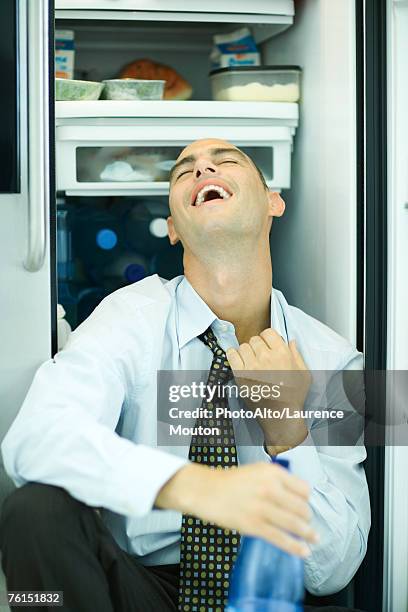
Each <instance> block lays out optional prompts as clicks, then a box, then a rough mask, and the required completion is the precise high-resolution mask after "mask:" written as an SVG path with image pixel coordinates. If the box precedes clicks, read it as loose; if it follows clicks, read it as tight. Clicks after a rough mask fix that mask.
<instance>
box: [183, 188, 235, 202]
mask: <svg viewBox="0 0 408 612" xmlns="http://www.w3.org/2000/svg"><path fill="white" fill-rule="evenodd" d="M231 195H232V194H231V193H229V192H228V191H227V190H226V189H224V188H223V187H221V185H204V187H203V188H202V189H200V191H199V192H198V193H197V196H196V198H195V200H194V202H193V203H192V205H193V206H202V205H203V204H205V203H206V202H211V201H212V200H228V199H229V198H230V197H231Z"/></svg>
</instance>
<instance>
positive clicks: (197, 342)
mask: <svg viewBox="0 0 408 612" xmlns="http://www.w3.org/2000/svg"><path fill="white" fill-rule="evenodd" d="M169 202H170V212H171V215H170V216H169V217H168V220H167V223H168V235H169V239H170V242H171V244H172V245H174V244H176V243H177V242H178V241H181V243H182V245H183V248H184V260H183V264H184V275H181V276H178V277H176V278H174V279H172V280H170V281H163V279H160V278H159V277H158V276H157V275H153V276H150V277H147V278H146V279H143V280H142V281H139V282H137V283H135V284H133V285H130V286H128V287H125V288H122V289H120V290H118V291H116V292H114V293H113V294H111V295H110V296H108V297H107V298H106V299H105V300H104V301H103V302H102V303H101V304H100V305H99V306H98V307H97V308H96V309H95V311H94V312H93V313H92V315H91V316H90V317H89V318H88V319H87V320H86V321H85V322H84V323H83V324H82V325H80V326H79V328H78V329H77V330H75V332H74V333H73V334H72V336H71V338H70V340H69V342H68V344H67V345H66V347H65V349H64V350H62V351H61V352H60V353H58V354H57V355H56V356H55V358H54V359H50V360H48V361H47V362H45V363H44V364H42V366H41V367H40V368H39V370H38V371H37V373H36V375H35V378H34V381H33V383H32V385H31V387H30V390H29V392H28V394H27V397H26V399H25V401H24V404H23V406H22V408H21V410H20V412H19V414H18V416H17V418H16V420H15V421H14V423H13V425H12V427H11V429H10V430H9V432H8V434H7V436H6V438H5V440H4V442H3V444H2V452H3V458H4V463H5V466H6V469H7V471H8V473H9V475H10V476H11V477H12V479H13V480H14V482H15V483H16V485H17V487H18V488H17V490H16V491H15V492H13V493H12V494H11V496H10V497H9V498H8V499H7V500H6V502H5V504H4V507H3V513H2V518H1V525H0V545H1V549H2V555H3V559H2V563H3V569H4V572H5V574H6V577H7V586H8V589H9V590H36V591H38V590H47V591H63V605H64V608H63V609H65V610H71V611H72V612H78V611H81V612H82V611H83V612H88V611H89V612H94V611H95V610H98V612H105V611H106V612H107V611H109V612H111V611H112V610H118V611H123V612H127V611H129V612H130V611H132V612H134V611H138V610H140V611H143V612H147V611H150V610H151V611H152V612H153V611H154V612H157V611H158V610H160V611H161V612H162V611H166V610H177V609H180V610H185V611H190V610H191V611H202V610H210V611H211V610H214V611H221V610H223V609H224V607H225V605H226V602H227V598H228V588H229V581H230V574H231V570H232V568H233V564H234V561H235V558H236V555H237V552H238V547H239V541H240V534H243V535H245V534H248V535H253V536H258V537H261V538H264V539H265V540H267V541H269V542H271V543H273V544H274V545H276V546H278V547H280V548H281V549H282V550H285V551H287V552H289V553H292V554H294V555H299V556H302V557H304V558H305V584H306V587H307V589H308V590H309V591H310V592H311V593H314V594H317V595H320V594H327V593H332V592H335V591H338V590H340V589H341V588H343V587H344V586H345V585H346V584H347V583H348V582H349V580H350V579H351V578H352V576H353V575H354V573H355V572H356V570H357V568H358V567H359V564H360V563H361V560H362V559H363V557H364V554H365V550H366V546H367V536H368V531H369V525H370V515H369V501H368V492H367V484H366V480H365V475H364V470H363V467H362V462H363V460H364V458H365V451H364V447H362V446H359V447H355V448H348V447H347V448H334V449H333V448H328V447H324V448H318V447H315V446H314V444H313V441H312V439H311V436H310V431H309V429H310V427H309V425H308V423H307V422H306V420H304V419H303V418H300V417H296V418H295V417H294V418H291V419H290V420H286V421H282V422H280V423H277V422H276V421H275V422H274V423H271V422H270V421H269V420H268V419H267V418H259V419H257V420H256V424H255V425H256V431H257V436H258V437H256V436H255V441H254V438H251V440H252V443H251V444H248V442H245V441H242V440H241V439H240V432H241V430H240V426H239V423H237V422H236V421H234V419H232V418H231V417H228V416H227V410H225V411H224V412H223V415H224V416H222V417H221V418H220V419H219V420H215V421H214V418H213V415H214V413H213V412H211V410H212V409H214V406H215V407H217V406H220V407H221V408H223V409H225V408H228V401H227V402H226V401H225V400H223V399H222V398H221V396H217V400H216V402H217V401H218V402H219V403H218V404H217V403H216V402H215V404H214V403H213V404H211V402H210V401H209V400H208V398H203V404H202V407H204V408H206V409H207V412H206V415H204V416H199V417H198V418H197V421H196V425H197V427H195V428H193V429H192V430H191V435H190V438H189V440H188V442H185V441H184V442H183V443H180V444H179V445H177V444H174V445H172V444H171V443H169V445H168V446H166V449H163V448H162V447H160V445H159V444H158V423H157V411H158V406H157V397H158V394H157V386H156V385H157V383H156V378H157V372H158V371H159V370H175V371H178V370H197V371H198V370H200V371H206V372H208V376H209V377H208V381H209V382H212V383H213V384H214V385H215V384H216V383H217V384H218V385H219V386H220V385H221V387H222V388H225V385H228V384H229V382H228V381H230V380H231V378H233V377H234V376H235V378H236V379H237V380H245V379H246V377H249V378H251V373H253V372H260V373H265V372H266V373H273V372H276V371H284V372H286V373H291V374H293V375H296V376H298V377H299V378H298V379H299V380H301V381H302V384H301V385H299V389H298V390H297V395H296V398H295V400H294V404H293V405H294V406H295V405H296V407H301V408H302V407H303V406H305V403H306V399H307V397H308V392H309V389H310V385H311V376H310V371H311V370H313V369H326V370H333V371H339V370H342V369H358V368H361V367H362V360H361V355H360V354H359V353H358V352H357V351H356V350H355V348H354V347H352V346H351V345H350V344H349V343H348V342H347V341H346V340H344V339H343V338H341V337H339V336H338V335H337V334H335V333H334V332H333V331H331V330H330V329H328V328H327V327H325V326H324V325H323V324H322V323H319V322H318V321H316V320H315V319H313V318H311V317H309V316H308V315H306V314H305V313H303V312H301V311H300V310H298V309H295V308H293V307H291V306H289V305H288V304H287V302H286V300H285V299H284V297H283V295H282V294H281V293H280V292H279V291H278V290H276V289H272V262H271V253H270V242H269V240H270V230H271V226H272V223H273V219H274V217H280V216H281V215H282V214H283V213H284V210H285V204H284V202H283V200H282V198H281V197H280V195H279V194H277V193H274V192H271V191H270V190H269V189H268V188H267V186H266V183H265V181H264V179H263V177H262V174H261V173H260V172H259V170H258V169H257V167H256V166H255V165H254V163H253V162H252V160H251V159H250V158H249V157H248V156H247V155H246V154H245V153H243V152H242V151H241V150H240V149H238V148H237V147H236V146H234V145H232V144H230V143H228V142H225V141H221V140H216V139H208V140H201V141H197V142H194V143H192V144H191V145H189V146H188V147H186V148H185V149H184V150H183V151H182V152H181V154H180V156H179V158H178V160H177V162H176V164H175V166H174V168H173V170H172V172H171V177H170V200H169ZM288 248H290V247H289V246H288ZM322 364H324V365H322ZM235 401H236V402H238V403H237V404H236V407H237V406H239V405H240V406H241V407H242V405H245V406H246V407H248V406H249V407H250V405H249V404H247V403H246V402H245V401H244V402H243V400H242V399H238V400H237V399H236V398H235ZM268 401H270V406H271V407H273V405H274V404H273V400H268ZM240 402H241V403H240ZM242 402H243V403H242ZM196 403H197V401H196V400H191V406H190V407H191V408H193V407H195V406H196ZM230 403H232V400H230ZM208 410H209V412H208ZM204 412H205V411H204ZM208 415H209V416H208ZM211 423H212V424H213V425H214V423H215V424H216V425H218V426H219V428H218V429H217V428H215V430H214V431H215V434H214V431H213V433H212V434H210V435H209V436H207V434H206V433H203V431H204V432H205V431H206V428H207V426H209V425H210V424H211ZM282 423H283V424H282ZM200 428H201V429H200ZM217 432H218V434H217ZM277 457H281V458H286V459H289V460H290V463H291V472H292V473H289V472H288V471H286V470H285V469H283V468H282V467H281V466H279V465H278V464H277V463H275V462H274V460H275V459H276V458H277ZM96 510H97V511H96ZM49 605H50V604H49Z"/></svg>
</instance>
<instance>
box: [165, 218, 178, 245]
mask: <svg viewBox="0 0 408 612" xmlns="http://www.w3.org/2000/svg"><path fill="white" fill-rule="evenodd" d="M167 231H168V234H169V240H170V244H172V245H175V244H177V242H178V241H179V237H178V236H177V232H176V230H175V228H174V223H173V219H172V217H171V216H170V217H167Z"/></svg>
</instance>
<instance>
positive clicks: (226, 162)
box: [218, 159, 238, 166]
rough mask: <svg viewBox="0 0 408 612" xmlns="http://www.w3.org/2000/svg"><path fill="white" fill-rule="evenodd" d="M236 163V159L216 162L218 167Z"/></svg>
mask: <svg viewBox="0 0 408 612" xmlns="http://www.w3.org/2000/svg"><path fill="white" fill-rule="evenodd" d="M237 163H238V162H237V161H236V159H224V160H223V161H220V162H218V165H219V166H221V164H237Z"/></svg>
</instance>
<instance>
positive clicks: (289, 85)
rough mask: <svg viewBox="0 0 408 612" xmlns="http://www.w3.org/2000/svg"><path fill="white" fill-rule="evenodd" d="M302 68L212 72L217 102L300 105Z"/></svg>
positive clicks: (251, 67)
mask: <svg viewBox="0 0 408 612" xmlns="http://www.w3.org/2000/svg"><path fill="white" fill-rule="evenodd" d="M300 74H301V69H300V68H299V66H245V67H243V66H238V67H233V68H219V69H217V70H212V71H211V72H210V79H211V87H212V93H213V99H214V100H220V101H233V102H238V101H239V102H297V101H298V100H299V98H300Z"/></svg>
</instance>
